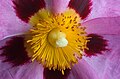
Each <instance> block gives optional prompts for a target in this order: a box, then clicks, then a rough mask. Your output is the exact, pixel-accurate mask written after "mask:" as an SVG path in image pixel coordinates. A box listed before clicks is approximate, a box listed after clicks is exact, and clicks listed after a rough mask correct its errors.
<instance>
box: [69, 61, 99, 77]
mask: <svg viewBox="0 0 120 79" xmlns="http://www.w3.org/2000/svg"><path fill="white" fill-rule="evenodd" d="M68 79H98V77H97V74H96V72H95V71H94V70H93V68H92V67H91V66H90V65H89V64H88V63H87V62H86V61H85V60H84V59H82V60H80V61H79V62H78V63H77V64H76V65H75V66H73V68H72V69H71V72H70V75H69V76H68Z"/></svg>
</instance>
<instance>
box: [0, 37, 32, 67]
mask: <svg viewBox="0 0 120 79" xmlns="http://www.w3.org/2000/svg"><path fill="white" fill-rule="evenodd" d="M6 40H7V41H6V43H5V44H4V45H3V46H1V47H0V50H2V51H1V54H0V56H2V57H5V58H4V59H3V62H9V63H11V64H12V65H13V66H19V65H23V64H25V63H28V62H29V61H30V57H28V55H27V53H28V52H27V51H26V47H25V46H24V36H14V37H11V38H7V39H6Z"/></svg>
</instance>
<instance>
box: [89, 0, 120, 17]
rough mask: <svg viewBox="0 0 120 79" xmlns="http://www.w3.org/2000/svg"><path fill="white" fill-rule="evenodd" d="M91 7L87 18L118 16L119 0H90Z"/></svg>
mask: <svg viewBox="0 0 120 79" xmlns="http://www.w3.org/2000/svg"><path fill="white" fill-rule="evenodd" d="M92 1H93V6H92V7H93V8H92V11H91V14H90V16H89V18H88V19H93V18H98V17H116V16H120V9H119V7H120V5H119V4H120V0H115V1H114V0H92Z"/></svg>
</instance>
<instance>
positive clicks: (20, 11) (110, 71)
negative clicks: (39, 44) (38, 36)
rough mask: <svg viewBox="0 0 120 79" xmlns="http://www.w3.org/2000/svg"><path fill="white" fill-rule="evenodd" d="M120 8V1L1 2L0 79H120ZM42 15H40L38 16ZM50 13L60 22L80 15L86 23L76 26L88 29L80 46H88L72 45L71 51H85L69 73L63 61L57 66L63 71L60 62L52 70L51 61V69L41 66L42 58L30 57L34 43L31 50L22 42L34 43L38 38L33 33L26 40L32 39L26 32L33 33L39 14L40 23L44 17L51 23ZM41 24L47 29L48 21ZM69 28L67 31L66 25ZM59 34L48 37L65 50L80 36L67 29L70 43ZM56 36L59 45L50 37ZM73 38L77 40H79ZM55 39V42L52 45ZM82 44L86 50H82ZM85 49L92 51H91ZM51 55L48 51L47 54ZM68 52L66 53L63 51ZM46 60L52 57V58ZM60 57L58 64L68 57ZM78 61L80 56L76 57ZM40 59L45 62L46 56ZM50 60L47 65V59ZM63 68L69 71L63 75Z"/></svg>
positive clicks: (48, 0)
mask: <svg viewBox="0 0 120 79" xmlns="http://www.w3.org/2000/svg"><path fill="white" fill-rule="evenodd" d="M119 3H120V1H119V0H117V1H113V0H101V1H100V0H92V1H91V0H6V1H5V0H1V2H0V10H1V11H0V52H1V55H2V56H1V57H0V79H119V78H120V75H119V73H120V67H119V66H120V65H119V63H120V60H119V59H120V56H119V49H120V48H119V39H120V37H119V31H120V29H119V25H120V24H119V20H120V10H119V7H120V6H119ZM41 9H42V10H41ZM70 9H72V11H70ZM39 10H40V12H38V11H39ZM67 10H68V13H67ZM46 11H48V13H50V14H52V15H53V16H57V17H58V16H59V14H61V13H63V14H61V15H60V17H62V15H69V12H72V13H73V14H75V15H76V16H77V18H79V19H81V20H82V21H81V20H80V21H81V22H80V23H78V24H81V25H80V26H84V27H85V28H86V32H87V34H86V35H87V36H86V35H85V36H84V37H85V39H84V40H80V41H83V42H82V43H84V42H87V44H83V45H81V44H78V43H79V42H78V43H74V44H73V45H72V46H73V48H74V47H75V45H81V46H82V47H83V48H81V50H82V52H81V50H80V52H81V53H80V56H82V59H77V60H78V63H76V62H77V61H74V62H75V63H76V64H74V66H71V67H70V68H71V69H69V68H67V67H68V65H66V64H64V63H62V62H61V61H60V60H58V61H59V62H60V63H62V64H64V65H65V66H63V67H61V65H60V64H59V63H55V64H54V63H52V64H53V65H54V66H52V65H50V62H48V64H43V62H42V61H40V60H39V58H38V59H37V57H38V55H34V53H31V52H30V51H31V49H32V48H31V47H32V45H33V44H32V45H31V47H30V45H29V43H24V41H25V40H27V42H28V41H31V40H32V39H30V38H31V37H34V35H32V34H33V33H28V34H29V35H28V36H29V40H28V37H27V35H26V34H27V33H26V32H28V31H29V32H31V31H30V29H31V27H33V26H34V25H35V24H36V22H37V20H34V19H36V17H35V16H37V17H38V15H39V17H40V18H41V17H42V18H43V19H44V18H47V19H46V21H49V19H50V18H49V17H46V16H48V15H45V13H46ZM42 12H43V13H42ZM64 12H66V13H67V14H65V13H64ZM39 13H41V14H42V15H43V16H41V15H40V14H39ZM76 13H77V14H76ZM35 14H36V15H35ZM37 14H38V15H37ZM88 14H89V15H88ZM44 15H45V16H44ZM70 15H71V13H70ZM73 16H74V15H72V16H71V17H73ZM79 16H80V17H79ZM32 17H33V18H32ZM50 17H51V16H50ZM60 17H58V18H60ZM71 17H69V18H71ZM53 19H55V18H53ZM64 19H66V18H64ZM71 19H73V18H71ZM59 20H60V19H57V21H58V22H61V21H59ZM68 20H70V19H66V20H65V23H67V21H68ZM40 21H42V22H43V24H45V23H44V22H46V21H43V20H41V19H40ZM55 21H56V20H55ZM75 21H77V20H75ZM49 22H52V21H49ZM62 22H63V21H62ZM70 23H73V22H70ZM49 24H50V23H49ZM54 24H55V23H54ZM73 24H76V23H73ZM38 25H39V23H38ZM58 25H59V23H58ZM46 26H47V25H46ZM61 26H64V25H61ZM35 27H38V26H37V25H35ZM51 27H52V26H51ZM51 27H49V28H51ZM56 27H57V26H56ZM65 27H66V29H67V26H65ZM46 28H47V27H46ZM74 28H75V27H74ZM36 29H39V28H36ZM40 29H41V28H40ZM42 29H43V28H42ZM83 29H84V28H83ZM83 29H80V33H82V32H81V31H84V30H83ZM32 30H35V29H32ZM58 30H59V29H57V30H56V29H55V30H54V31H53V30H51V31H52V32H51V31H50V32H49V34H48V35H47V38H48V41H49V43H50V44H51V45H52V46H57V47H66V46H67V45H69V42H71V40H74V39H72V37H74V35H73V34H76V33H78V32H75V33H73V32H71V31H70V30H68V31H70V33H69V32H67V33H68V34H69V35H70V34H71V33H73V34H71V35H70V36H69V37H71V38H69V37H67V36H64V32H62V33H61V32H60V33H59V32H58ZM63 30H65V29H63V28H62V31H63ZM75 30H77V29H75ZM60 31H61V30H60ZM73 31H74V29H73ZM77 31H78V30H77ZM35 32H36V30H35ZM40 32H42V31H40ZM43 32H45V33H46V30H44V31H43ZM54 32H55V33H54ZM57 33H58V36H57V37H56V38H57V39H59V40H56V39H54V38H53V37H52V36H53V34H57ZM43 34H44V33H43ZM65 34H66V31H65ZM66 35H67V34H66ZM59 36H61V37H62V39H63V40H61V37H60V38H59ZM86 37H87V39H86ZM34 38H35V37H34ZM66 38H67V40H66ZM74 38H77V37H76V35H75V37H74ZM78 38H80V39H82V37H78ZM24 39H25V40H24ZM43 39H44V38H43ZM43 39H41V40H43ZM52 40H53V41H57V42H56V43H55V44H54V42H53V41H52ZM88 40H89V41H88ZM77 41H79V40H77ZM33 42H34V41H33V40H32V43H33ZM36 44H37V43H36ZM84 45H85V46H86V47H84ZM107 45H108V46H107ZM36 48H37V47H36ZM76 48H77V47H76ZM87 48H89V50H88V49H87ZM25 49H26V50H25ZM44 49H45V47H44ZM108 49H110V50H108ZM41 50H42V49H41ZM47 50H48V49H46V51H47ZM51 50H52V49H51ZM51 50H50V49H49V51H51ZM64 50H65V49H63V51H64ZM66 50H67V51H68V52H69V53H70V54H72V52H71V51H69V50H68V49H66ZM32 51H35V50H32ZM16 52H17V53H16ZM29 52H30V53H29ZM43 52H44V51H43ZM47 52H48V51H47ZM51 52H52V51H51ZM75 52H76V51H75ZM83 52H84V53H83ZM55 53H58V52H55ZM60 53H61V52H60ZM64 53H65V52H64ZM76 54H78V53H75V55H76ZM31 55H32V56H31ZM44 55H45V54H44ZM46 55H47V56H48V54H46ZM50 56H51V58H52V56H53V58H54V56H56V54H55V55H50ZM60 56H61V55H60ZM60 56H59V55H58V54H57V56H56V57H58V58H56V60H57V59H63V58H64V57H63V58H60ZM66 56H67V55H66ZM70 56H71V55H70ZM61 57H62V56H61ZM75 57H77V55H76V56H75ZM34 58H35V59H36V60H35V59H34ZM70 58H73V59H71V61H73V60H74V57H70ZM31 59H32V60H33V62H31ZM42 60H44V56H43V58H42ZM66 60H67V61H68V62H70V61H69V56H68V59H66ZM3 61H4V62H3ZM39 61H40V62H41V63H40V62H39ZM46 61H48V60H47V59H46ZM38 62H39V63H40V64H39V63H38ZM63 62H64V61H63ZM46 63H47V62H46ZM70 63H72V62H70ZM56 64H57V67H55V65H56ZM72 64H73V63H72ZM47 65H50V66H47ZM43 66H44V67H43ZM51 66H52V68H53V69H52V70H49V69H48V68H51ZM66 66H67V67H66ZM59 67H60V68H59ZM64 67H65V70H64ZM54 68H55V71H54ZM61 71H62V73H61ZM63 74H64V75H63Z"/></svg>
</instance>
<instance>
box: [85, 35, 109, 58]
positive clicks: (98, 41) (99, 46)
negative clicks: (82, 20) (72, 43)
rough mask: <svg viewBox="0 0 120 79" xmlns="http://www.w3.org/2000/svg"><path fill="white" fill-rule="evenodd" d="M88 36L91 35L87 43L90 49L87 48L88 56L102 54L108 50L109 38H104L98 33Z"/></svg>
mask: <svg viewBox="0 0 120 79" xmlns="http://www.w3.org/2000/svg"><path fill="white" fill-rule="evenodd" d="M88 37H90V38H89V39H88V40H89V42H88V43H87V47H88V48H89V50H87V49H86V50H85V53H86V55H87V56H93V55H97V54H102V52H103V51H106V50H108V48H107V46H108V44H107V40H105V39H103V37H102V36H99V35H97V34H89V35H88Z"/></svg>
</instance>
